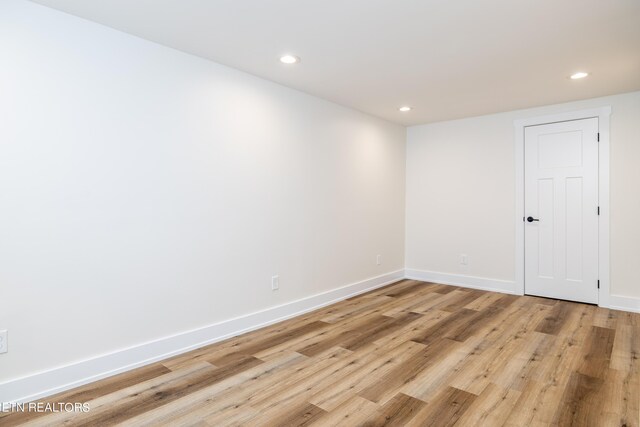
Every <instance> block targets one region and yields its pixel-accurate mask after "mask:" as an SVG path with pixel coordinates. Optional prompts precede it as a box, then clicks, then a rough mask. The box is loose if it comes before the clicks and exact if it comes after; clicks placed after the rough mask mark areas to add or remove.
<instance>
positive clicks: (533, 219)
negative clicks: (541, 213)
mask: <svg viewBox="0 0 640 427" xmlns="http://www.w3.org/2000/svg"><path fill="white" fill-rule="evenodd" d="M527 221H529V222H533V221H540V220H539V219H538V218H534V217H532V216H530V217H529V218H527Z"/></svg>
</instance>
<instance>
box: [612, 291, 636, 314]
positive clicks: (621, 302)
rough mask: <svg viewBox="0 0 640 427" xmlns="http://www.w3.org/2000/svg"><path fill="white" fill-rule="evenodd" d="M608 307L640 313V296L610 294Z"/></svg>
mask: <svg viewBox="0 0 640 427" xmlns="http://www.w3.org/2000/svg"><path fill="white" fill-rule="evenodd" d="M607 308H610V309H612V310H622V311H631V312H634V313H640V298H633V297H625V296H622V295H609V304H607Z"/></svg>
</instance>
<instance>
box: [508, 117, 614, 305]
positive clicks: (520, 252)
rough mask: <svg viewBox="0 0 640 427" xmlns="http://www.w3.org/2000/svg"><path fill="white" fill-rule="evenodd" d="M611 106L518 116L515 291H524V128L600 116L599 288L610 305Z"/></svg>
mask: <svg viewBox="0 0 640 427" xmlns="http://www.w3.org/2000/svg"><path fill="white" fill-rule="evenodd" d="M610 116H611V107H610V106H603V107H600V108H593V109H588V110H579V111H570V112H564V113H558V114H552V115H546V116H539V117H531V118H524V119H518V120H515V121H514V127H515V147H514V148H515V149H514V152H515V171H516V176H515V179H516V181H515V182H516V185H515V190H516V194H515V196H516V206H515V208H516V209H515V218H514V220H515V271H516V280H515V292H516V293H517V294H519V295H524V281H525V279H524V256H525V254H524V221H523V220H522V219H523V217H524V215H525V212H524V130H525V127H527V126H535V125H543V124H549V123H557V122H565V121H569V120H579V119H589V118H594V117H595V118H598V132H599V134H600V140H599V145H598V163H599V168H598V198H599V200H598V206H600V216H599V217H598V223H599V227H598V272H599V280H600V288H599V289H598V305H599V306H601V307H608V306H609V295H610V283H611V282H610V277H609V276H610V273H609V217H610V215H609V126H610Z"/></svg>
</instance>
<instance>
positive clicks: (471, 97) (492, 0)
mask: <svg viewBox="0 0 640 427" xmlns="http://www.w3.org/2000/svg"><path fill="white" fill-rule="evenodd" d="M35 1H36V2H37V3H41V4H44V5H47V6H51V7H54V8H56V9H60V10H63V11H65V12H69V13H71V14H74V15H77V16H80V17H83V18H86V19H89V20H92V21H95V22H99V23H101V24H105V25H107V26H110V27H113V28H116V29H118V30H122V31H125V32H127V33H130V34H134V35H137V36H140V37H143V38H145V39H148V40H152V41H155V42H158V43H161V44H163V45H166V46H170V47H173V48H176V49H180V50H182V51H185V52H189V53H192V54H195V55H199V56H202V57H205V58H210V59H212V60H214V61H216V62H219V63H222V64H226V65H229V66H231V67H235V68H238V69H240V70H244V71H247V72H249V73H252V74H255V75H257V76H260V77H264V78H267V79H269V80H273V81H275V82H278V83H281V84H283V85H286V86H290V87H293V88H296V89H300V90H302V91H304V92H307V93H310V94H313V95H316V96H319V97H322V98H325V99H328V100H331V101H334V102H337V103H339V104H343V105H346V106H349V107H353V108H355V109H358V110H361V111H364V112H367V113H370V114H373V115H376V116H379V117H383V118H385V119H388V120H390V121H393V122H397V123H402V124H405V125H412V124H418V123H427V122H433V121H439V120H446V119H453V118H460V117H468V116H475V115H480V114H487V113H494V112H500V111H507V110H513V109H518V108H525V107H532V106H538V105H545V104H553V103H559V102H565V101H572V100H578V99H584V98H592V97H596V96H602V95H609V94H615V93H621V92H627V91H632V90H637V89H640V0H482V1H479V0H315V1H314V0H91V1H87V0H35ZM282 53H293V54H295V55H298V56H299V57H301V58H302V62H301V63H300V64H297V65H293V66H286V65H283V64H281V63H280V62H279V61H278V57H279V56H280V54H282ZM582 70H584V71H588V72H590V73H591V76H589V77H587V78H586V79H583V80H580V81H572V80H569V79H568V78H567V77H568V75H570V74H572V73H574V72H576V71H582ZM404 104H408V105H411V106H412V107H413V111H411V112H409V113H400V112H399V111H398V110H397V108H398V107H399V106H401V105H404Z"/></svg>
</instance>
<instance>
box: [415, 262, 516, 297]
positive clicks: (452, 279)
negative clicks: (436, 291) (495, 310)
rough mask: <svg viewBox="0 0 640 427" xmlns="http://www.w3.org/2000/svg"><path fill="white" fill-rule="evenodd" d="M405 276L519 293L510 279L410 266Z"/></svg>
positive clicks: (467, 286) (465, 286)
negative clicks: (416, 268) (412, 267)
mask: <svg viewBox="0 0 640 427" xmlns="http://www.w3.org/2000/svg"><path fill="white" fill-rule="evenodd" d="M405 277H406V278H407V279H413V280H422V281H425V282H434V283H442V284H444V285H455V286H461V287H464V288H471V289H480V290H483V291H492V292H502V293H505V294H512V295H519V293H518V292H516V290H515V286H516V285H515V282H513V281H510V280H501V279H487V278H484V277H476V276H466V275H464V274H449V273H439V272H436V271H425V270H414V269H410V268H409V269H406V270H405Z"/></svg>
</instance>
